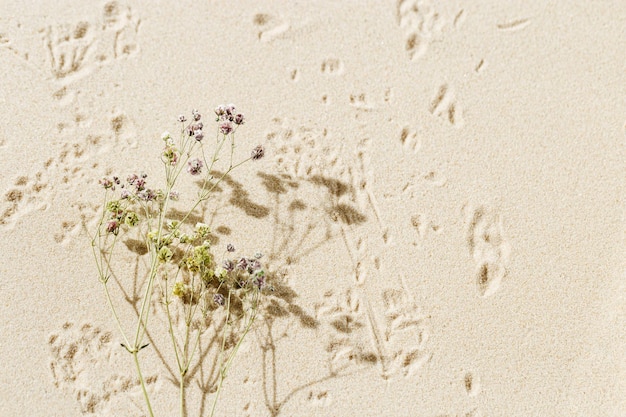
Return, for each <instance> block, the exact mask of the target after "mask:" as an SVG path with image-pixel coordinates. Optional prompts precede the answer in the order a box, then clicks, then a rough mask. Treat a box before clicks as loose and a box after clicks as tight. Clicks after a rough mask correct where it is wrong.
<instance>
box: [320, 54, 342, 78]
mask: <svg viewBox="0 0 626 417" xmlns="http://www.w3.org/2000/svg"><path fill="white" fill-rule="evenodd" d="M320 72H321V73H322V74H326V75H341V74H343V61H342V60H340V59H337V58H327V59H325V60H324V61H323V62H322V65H321V67H320Z"/></svg>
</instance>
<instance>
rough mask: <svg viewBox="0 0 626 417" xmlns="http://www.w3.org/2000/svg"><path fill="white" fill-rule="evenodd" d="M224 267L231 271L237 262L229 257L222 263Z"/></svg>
mask: <svg viewBox="0 0 626 417" xmlns="http://www.w3.org/2000/svg"><path fill="white" fill-rule="evenodd" d="M222 267H223V268H224V269H225V270H227V271H228V272H230V271H232V270H234V269H235V264H234V263H233V261H231V260H230V259H227V260H225V261H224V262H223V263H222Z"/></svg>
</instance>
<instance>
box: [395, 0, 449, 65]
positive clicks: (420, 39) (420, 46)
mask: <svg viewBox="0 0 626 417" xmlns="http://www.w3.org/2000/svg"><path fill="white" fill-rule="evenodd" d="M396 18H397V23H398V26H400V29H402V32H403V33H404V49H405V51H406V52H407V54H408V56H409V58H410V59H411V60H418V59H419V58H421V57H423V56H424V55H425V54H426V52H427V51H428V48H429V46H430V44H431V43H432V42H433V40H435V39H438V38H439V37H440V36H441V35H442V32H443V27H444V26H445V20H444V19H443V18H442V16H441V15H440V14H439V13H437V11H436V10H435V8H434V6H433V4H432V2H431V1H424V0H400V1H398V3H397V5H396Z"/></svg>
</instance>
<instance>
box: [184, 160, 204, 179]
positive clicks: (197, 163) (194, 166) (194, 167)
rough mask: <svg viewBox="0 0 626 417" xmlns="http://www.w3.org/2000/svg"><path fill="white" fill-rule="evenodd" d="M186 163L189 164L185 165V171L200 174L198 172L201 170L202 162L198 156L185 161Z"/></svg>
mask: <svg viewBox="0 0 626 417" xmlns="http://www.w3.org/2000/svg"><path fill="white" fill-rule="evenodd" d="M187 164H188V165H189V166H188V167H187V172H188V173H190V174H191V175H198V174H200V172H201V171H202V167H203V166H204V163H203V162H202V161H201V160H200V159H198V158H196V159H192V160H191V161H189V162H187Z"/></svg>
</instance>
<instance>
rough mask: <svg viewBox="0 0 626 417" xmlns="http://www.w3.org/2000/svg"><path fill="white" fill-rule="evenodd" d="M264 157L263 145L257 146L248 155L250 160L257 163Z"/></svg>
mask: <svg viewBox="0 0 626 417" xmlns="http://www.w3.org/2000/svg"><path fill="white" fill-rule="evenodd" d="M264 156H265V148H263V145H258V146H257V147H256V148H254V149H253V150H252V152H251V153H250V158H252V160H253V161H257V160H259V159H261V158H263V157H264Z"/></svg>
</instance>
